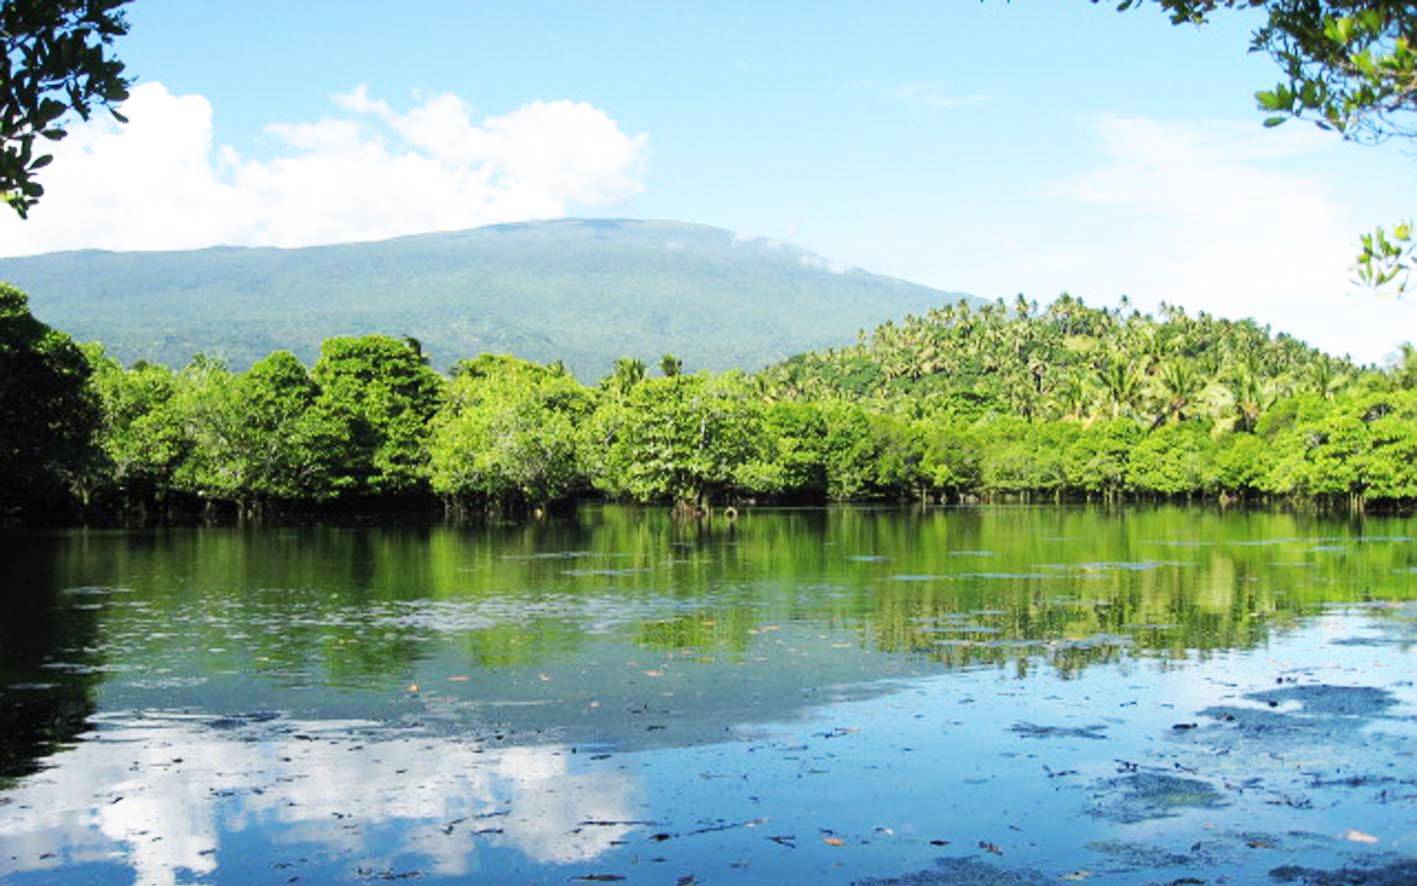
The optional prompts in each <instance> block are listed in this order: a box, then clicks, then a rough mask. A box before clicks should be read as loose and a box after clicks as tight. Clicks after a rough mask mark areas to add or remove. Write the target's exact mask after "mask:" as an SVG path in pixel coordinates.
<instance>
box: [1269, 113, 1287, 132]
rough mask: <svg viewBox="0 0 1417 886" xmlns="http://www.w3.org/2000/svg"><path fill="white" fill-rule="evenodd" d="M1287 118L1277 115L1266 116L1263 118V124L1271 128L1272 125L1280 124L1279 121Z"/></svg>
mask: <svg viewBox="0 0 1417 886" xmlns="http://www.w3.org/2000/svg"><path fill="white" fill-rule="evenodd" d="M1288 119H1289V118H1288V117H1278V116H1275V117H1266V118H1264V125H1265V126H1266V127H1267V128H1270V129H1273V128H1274V127H1276V126H1278V125H1280V124H1281V123H1284V122H1286V121H1287V120H1288Z"/></svg>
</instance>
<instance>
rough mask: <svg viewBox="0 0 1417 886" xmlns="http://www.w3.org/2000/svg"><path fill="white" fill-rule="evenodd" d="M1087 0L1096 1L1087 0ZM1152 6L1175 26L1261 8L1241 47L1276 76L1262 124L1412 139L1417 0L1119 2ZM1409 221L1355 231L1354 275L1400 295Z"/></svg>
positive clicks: (1416, 108)
mask: <svg viewBox="0 0 1417 886" xmlns="http://www.w3.org/2000/svg"><path fill="white" fill-rule="evenodd" d="M1093 2H1094V3H1096V2H1098V0H1093ZM1152 3H1155V4H1156V5H1159V6H1161V8H1162V9H1164V10H1165V11H1166V12H1167V13H1169V14H1170V16H1171V21H1172V23H1174V24H1178V25H1179V24H1196V25H1200V24H1204V23H1205V22H1206V21H1208V20H1209V19H1210V17H1211V16H1212V15H1214V14H1215V13H1216V11H1217V10H1221V9H1229V10H1258V11H1262V12H1263V13H1264V15H1265V18H1264V20H1263V22H1262V23H1261V24H1260V25H1259V26H1258V27H1257V28H1256V29H1255V30H1254V32H1253V34H1252V36H1251V41H1250V49H1251V51H1252V52H1264V53H1267V54H1268V55H1269V56H1270V57H1271V58H1272V59H1274V61H1275V63H1276V64H1277V65H1278V66H1279V69H1280V71H1282V72H1283V79H1282V80H1280V81H1279V82H1278V83H1276V84H1275V85H1274V86H1273V87H1271V88H1268V89H1261V90H1259V91H1258V92H1256V93H1255V99H1256V102H1257V103H1258V105H1259V108H1260V110H1262V111H1264V112H1265V113H1266V114H1267V115H1268V116H1266V117H1265V121H1264V124H1265V125H1266V126H1278V125H1280V124H1281V123H1284V122H1285V121H1286V120H1290V119H1293V118H1303V119H1309V120H1312V121H1313V122H1314V123H1315V124H1317V125H1318V126H1319V127H1321V128H1323V129H1328V130H1332V131H1335V132H1338V133H1341V134H1342V136H1343V137H1344V138H1345V139H1348V140H1350V141H1355V142H1363V143H1368V144H1371V143H1375V142H1379V141H1383V140H1385V139H1388V138H1392V137H1398V138H1413V137H1414V136H1417V3H1413V2H1412V0H1120V2H1119V3H1118V4H1117V8H1118V9H1119V10H1127V9H1131V8H1134V7H1140V6H1145V5H1149V4H1152ZM1414 245H1415V244H1414V241H1413V238H1412V222H1411V221H1406V222H1401V223H1398V224H1396V225H1393V226H1392V228H1391V230H1389V229H1387V228H1383V227H1379V228H1376V229H1375V230H1373V231H1372V232H1371V233H1366V234H1363V235H1362V236H1361V238H1360V251H1359V254H1358V257H1357V261H1356V263H1355V266H1354V272H1355V276H1356V278H1357V281H1358V282H1360V283H1362V284H1363V285H1365V286H1368V287H1370V288H1373V289H1380V288H1383V287H1386V286H1389V285H1391V286H1393V287H1395V288H1396V290H1397V292H1398V293H1402V292H1405V291H1406V289H1407V286H1408V284H1409V283H1410V281H1411V278H1412V276H1413V273H1412V272H1413V269H1414V267H1417V250H1414Z"/></svg>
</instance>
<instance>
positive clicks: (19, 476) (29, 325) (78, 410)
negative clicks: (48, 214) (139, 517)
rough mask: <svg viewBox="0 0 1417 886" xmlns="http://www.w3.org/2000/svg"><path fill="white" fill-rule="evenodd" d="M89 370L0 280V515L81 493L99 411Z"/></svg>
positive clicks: (22, 298)
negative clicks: (91, 385)
mask: <svg viewBox="0 0 1417 886" xmlns="http://www.w3.org/2000/svg"><path fill="white" fill-rule="evenodd" d="M89 372H90V370H89V364H88V362H87V361H86V360H85V359H84V355H83V353H82V352H81V351H80V350H79V348H78V347H77V346H76V345H75V344H74V342H73V340H72V339H70V338H69V336H67V335H64V334H63V333H61V332H56V331H54V330H53V329H50V328H49V327H48V326H45V325H44V324H43V323H40V322H39V321H38V320H35V319H34V317H32V316H30V312H29V303H28V299H27V298H26V297H25V294H24V293H23V292H20V291H19V290H18V289H15V288H14V287H12V286H9V285H7V284H4V283H0V515H3V514H5V513H6V512H10V511H26V510H35V509H52V508H54V507H58V506H61V505H62V504H63V502H64V500H65V498H66V497H67V496H68V495H69V494H70V493H71V492H73V493H76V494H79V495H81V496H82V495H83V491H84V490H85V489H86V488H87V486H88V484H87V482H86V480H87V478H86V476H85V471H86V469H87V468H88V466H89V465H91V464H92V463H93V451H94V447H93V444H94V432H95V429H96V427H97V425H98V417H99V402H98V398H97V397H96V396H95V392H94V390H93V389H92V388H91V387H90V386H89Z"/></svg>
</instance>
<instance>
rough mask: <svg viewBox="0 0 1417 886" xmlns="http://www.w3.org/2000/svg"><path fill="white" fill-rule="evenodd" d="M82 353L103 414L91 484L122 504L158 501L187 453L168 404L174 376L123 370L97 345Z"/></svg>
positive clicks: (148, 368) (161, 369) (142, 366)
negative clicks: (96, 467)
mask: <svg viewBox="0 0 1417 886" xmlns="http://www.w3.org/2000/svg"><path fill="white" fill-rule="evenodd" d="M85 354H86V356H87V357H88V360H89V363H90V364H91V365H92V367H93V381H92V384H93V389H94V391H95V393H96V394H97V395H98V399H99V402H100V403H101V404H102V415H103V419H102V426H101V428H100V431H99V445H100V448H101V450H102V455H103V458H102V462H101V463H100V464H99V471H100V475H99V476H98V477H96V478H95V481H94V485H95V486H96V487H99V488H102V489H103V491H105V492H107V493H110V494H112V495H114V496H116V497H117V498H118V500H119V501H121V502H123V503H125V504H135V505H146V504H148V503H150V502H151V503H155V504H156V503H160V502H162V501H163V500H164V499H166V497H167V494H168V493H169V492H170V491H171V489H172V475H173V472H174V471H175V470H176V468H177V465H178V464H179V463H180V461H181V460H182V458H183V457H184V455H185V453H186V449H187V447H186V437H185V436H184V434H183V429H182V423H181V422H180V421H179V420H178V415H177V412H176V410H175V409H174V406H173V398H174V396H175V394H176V392H177V378H176V376H175V375H174V374H173V372H172V370H170V369H168V368H167V367H166V366H158V365H155V364H151V363H137V364H135V365H134V366H133V367H132V368H131V369H124V368H123V366H122V365H121V364H120V363H119V362H118V361H117V360H114V359H113V358H112V357H110V356H109V355H108V354H107V353H106V352H105V351H104V350H103V348H102V347H101V346H99V345H97V344H94V345H85Z"/></svg>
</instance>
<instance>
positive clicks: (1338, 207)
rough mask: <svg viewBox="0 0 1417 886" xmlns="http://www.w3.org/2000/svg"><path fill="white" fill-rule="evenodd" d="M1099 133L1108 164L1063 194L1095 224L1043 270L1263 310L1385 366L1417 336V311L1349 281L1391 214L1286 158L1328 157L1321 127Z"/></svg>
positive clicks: (1127, 128)
mask: <svg viewBox="0 0 1417 886" xmlns="http://www.w3.org/2000/svg"><path fill="white" fill-rule="evenodd" d="M1095 132H1096V136H1097V139H1098V142H1099V145H1100V146H1101V148H1102V149H1103V152H1104V155H1105V157H1106V160H1105V162H1104V163H1102V164H1101V165H1099V166H1097V167H1096V168H1093V169H1091V170H1089V171H1087V172H1085V173H1083V174H1081V175H1078V176H1076V177H1074V178H1072V179H1071V180H1069V181H1067V182H1065V183H1063V185H1062V186H1061V187H1060V188H1059V189H1058V194H1057V196H1061V197H1063V198H1065V199H1071V200H1072V201H1075V202H1077V203H1081V204H1083V205H1084V207H1086V208H1085V209H1084V210H1082V212H1083V213H1084V214H1085V215H1086V223H1084V224H1079V225H1078V226H1077V230H1076V231H1073V232H1068V231H1060V232H1058V236H1057V237H1056V238H1055V239H1053V240H1052V242H1045V243H1043V244H1041V245H1040V248H1039V250H1038V251H1037V252H1036V253H1034V254H1033V256H1032V258H1031V261H1032V262H1036V265H1035V268H1036V270H1040V271H1044V272H1046V273H1048V274H1050V275H1051V276H1052V277H1053V278H1054V279H1056V280H1082V281H1087V283H1088V284H1089V287H1088V288H1090V289H1091V290H1092V292H1085V293H1081V294H1083V295H1085V296H1088V297H1092V298H1101V297H1103V296H1104V294H1105V295H1107V296H1111V295H1115V294H1118V293H1127V294H1130V295H1131V296H1132V298H1133V300H1134V301H1135V302H1137V303H1138V304H1139V305H1142V306H1146V307H1153V306H1155V305H1156V304H1157V303H1159V302H1163V301H1164V302H1169V303H1171V304H1180V305H1185V306H1187V307H1188V308H1191V309H1203V310H1208V311H1211V312H1213V313H1216V314H1220V315H1222V316H1228V317H1243V316H1253V317H1254V318H1256V319H1257V320H1259V321H1261V322H1264V323H1269V324H1271V325H1272V326H1274V327H1275V329H1276V330H1277V331H1286V332H1291V333H1293V334H1296V335H1298V336H1299V337H1301V338H1304V339H1306V340H1308V341H1310V342H1311V343H1313V344H1316V345H1319V346H1323V347H1326V348H1328V349H1330V350H1335V351H1339V352H1342V351H1354V352H1355V354H1354V356H1357V357H1359V358H1360V359H1370V360H1376V359H1380V358H1381V356H1382V355H1383V354H1384V353H1385V352H1386V351H1387V350H1388V349H1390V348H1391V347H1392V345H1393V343H1394V342H1395V341H1396V338H1393V336H1400V334H1401V333H1402V331H1403V330H1408V329H1410V326H1411V322H1412V320H1413V315H1414V311H1413V307H1412V305H1411V304H1407V303H1403V302H1395V301H1391V300H1384V299H1380V298H1377V297H1374V296H1373V295H1371V294H1368V293H1353V292H1352V290H1353V287H1352V285H1351V284H1350V283H1349V280H1348V269H1349V267H1350V266H1351V263H1352V261H1353V256H1354V255H1355V254H1356V249H1355V247H1354V241H1355V239H1356V235H1357V233H1358V231H1360V230H1361V229H1362V228H1363V227H1364V226H1365V225H1372V224H1376V223H1378V222H1381V221H1385V219H1366V220H1365V219H1355V218H1354V217H1352V213H1351V211H1350V210H1349V209H1348V208H1347V207H1346V206H1345V205H1344V204H1343V202H1342V201H1341V200H1339V199H1338V198H1337V196H1336V195H1334V194H1332V193H1330V190H1329V188H1328V186H1327V185H1326V184H1325V183H1324V182H1321V181H1319V180H1317V179H1315V178H1312V177H1310V176H1308V175H1305V174H1302V173H1300V172H1297V171H1295V167H1296V166H1297V165H1298V164H1291V163H1289V162H1287V161H1289V160H1291V159H1294V158H1303V157H1306V156H1308V155H1312V154H1314V153H1317V152H1319V151H1323V150H1327V149H1328V148H1329V146H1330V145H1331V144H1332V140H1329V139H1325V138H1324V136H1323V135H1322V134H1321V133H1318V132H1317V131H1308V130H1304V129H1301V128H1292V129H1288V130H1278V131H1266V130H1258V129H1256V128H1255V127H1253V126H1252V125H1245V124H1212V123H1205V122H1194V121H1192V122H1178V121H1162V120H1157V119H1151V118H1144V117H1110V118H1105V119H1101V120H1099V121H1097V122H1096V124H1095ZM1082 232H1086V234H1085V235H1084V234H1083V233H1082ZM1099 232H1103V233H1105V236H1103V237H1102V239H1101V242H1098V241H1095V240H1094V241H1093V242H1087V243H1084V242H1079V239H1078V238H1079V237H1082V236H1088V237H1096V236H1097V235H1098V234H1099ZM1107 290H1110V292H1108V291H1107ZM1408 334H1410V332H1409V333H1408ZM1389 338H1391V340H1389ZM1355 344H1356V345H1357V346H1356V347H1355Z"/></svg>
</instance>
